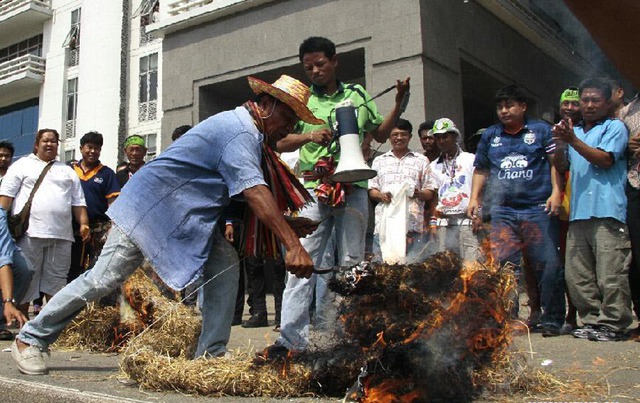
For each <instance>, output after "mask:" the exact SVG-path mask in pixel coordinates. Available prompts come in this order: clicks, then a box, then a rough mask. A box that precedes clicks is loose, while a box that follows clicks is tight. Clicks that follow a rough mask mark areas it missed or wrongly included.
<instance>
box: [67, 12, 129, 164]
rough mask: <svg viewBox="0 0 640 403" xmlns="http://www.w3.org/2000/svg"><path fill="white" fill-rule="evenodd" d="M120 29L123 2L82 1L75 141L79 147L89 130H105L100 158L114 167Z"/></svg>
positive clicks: (118, 94)
mask: <svg viewBox="0 0 640 403" xmlns="http://www.w3.org/2000/svg"><path fill="white" fill-rule="evenodd" d="M121 32H122V2H119V1H84V2H83V4H82V19H81V35H80V38H81V40H80V65H79V66H78V119H77V123H76V138H75V141H74V143H75V145H76V147H79V141H80V138H81V137H82V135H83V134H84V133H86V132H88V131H91V130H95V131H98V132H100V133H102V135H103V137H104V145H103V146H102V156H101V160H102V162H103V163H104V164H106V165H109V166H111V167H115V166H116V163H117V155H118V154H117V151H118V149H117V147H118V110H119V106H120V57H121V56H120V49H121V47H122V42H121ZM76 155H77V156H78V158H79V155H78V153H77V152H76Z"/></svg>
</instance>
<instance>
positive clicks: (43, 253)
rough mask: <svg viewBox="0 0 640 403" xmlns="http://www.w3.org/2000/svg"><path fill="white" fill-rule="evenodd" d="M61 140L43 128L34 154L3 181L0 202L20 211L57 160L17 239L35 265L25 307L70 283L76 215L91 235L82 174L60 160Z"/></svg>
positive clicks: (84, 233)
mask: <svg viewBox="0 0 640 403" xmlns="http://www.w3.org/2000/svg"><path fill="white" fill-rule="evenodd" d="M58 143H59V134H58V132H57V131H55V130H53V129H41V130H38V132H37V133H36V140H35V144H34V152H33V154H29V155H27V156H25V157H22V158H20V159H19V160H18V161H16V162H15V163H13V164H12V165H11V166H10V167H9V170H8V171H7V174H6V175H5V176H4V178H3V179H2V185H1V186H0V207H2V208H3V209H5V211H9V209H10V208H12V207H13V210H12V211H13V214H17V213H19V212H20V211H21V210H22V208H23V207H24V205H25V204H26V203H27V200H28V199H29V196H30V195H31V192H32V191H33V188H34V186H35V183H36V181H37V180H38V177H39V176H40V173H41V172H42V170H43V169H44V168H45V167H46V166H47V164H48V163H50V162H52V163H53V166H52V167H51V169H50V170H49V172H47V174H46V175H45V176H44V179H43V181H42V183H41V184H40V187H39V188H38V189H37V191H36V193H35V195H34V197H33V202H32V206H31V213H30V216H29V227H28V229H27V232H26V234H25V236H24V237H23V238H22V239H20V240H19V241H18V246H19V247H20V248H21V249H22V253H23V255H24V256H25V258H26V259H27V261H28V262H29V263H30V264H31V266H32V267H33V270H34V273H33V277H32V279H31V285H30V286H29V289H28V290H27V292H26V294H25V296H24V298H23V299H22V301H20V305H21V310H22V311H23V312H25V308H28V306H29V302H31V301H33V300H34V299H36V298H38V297H39V296H40V292H42V293H44V294H45V297H46V298H47V299H49V298H51V297H52V296H53V295H54V294H56V293H57V292H58V291H60V290H61V289H62V288H63V287H64V286H65V285H66V284H67V273H68V272H69V264H70V263H71V244H72V243H73V240H74V238H73V230H72V228H71V216H72V215H73V217H74V218H75V219H76V221H77V222H78V223H79V224H80V233H81V235H82V239H83V240H84V241H86V240H88V239H89V218H88V216H87V208H86V203H85V199H84V193H83V192H82V186H81V184H80V179H79V178H78V175H76V173H75V172H74V171H73V169H71V168H70V167H69V166H67V165H65V164H63V163H62V162H60V161H56V160H55V159H56V157H57V155H58Z"/></svg>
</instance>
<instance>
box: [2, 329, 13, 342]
mask: <svg viewBox="0 0 640 403" xmlns="http://www.w3.org/2000/svg"><path fill="white" fill-rule="evenodd" d="M0 340H3V341H11V340H13V333H11V332H10V331H9V330H7V329H0Z"/></svg>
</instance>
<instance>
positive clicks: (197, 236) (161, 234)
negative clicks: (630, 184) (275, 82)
mask: <svg viewBox="0 0 640 403" xmlns="http://www.w3.org/2000/svg"><path fill="white" fill-rule="evenodd" d="M263 138H264V137H263V135H262V133H260V132H259V131H258V129H257V128H256V126H255V124H254V123H253V120H252V118H251V116H250V115H249V113H248V112H247V110H246V109H245V108H244V107H238V108H236V109H235V110H232V111H227V112H222V113H219V114H217V115H214V116H212V117H210V118H208V119H206V120H204V121H203V122H201V123H200V124H198V125H197V126H195V127H194V128H193V129H191V130H190V131H189V132H187V133H186V134H185V135H184V136H182V137H180V138H179V139H178V140H177V141H175V142H174V143H173V144H172V145H171V146H170V147H169V148H168V149H167V150H166V151H164V152H163V153H162V154H160V156H158V157H157V158H155V159H154V160H152V161H151V162H148V163H147V164H145V165H144V166H143V167H142V168H141V169H140V170H139V171H138V172H136V174H135V175H133V176H132V177H131V179H129V182H127V185H126V186H125V187H124V188H123V189H122V193H120V196H119V197H118V198H117V199H116V201H115V202H114V203H113V204H112V205H111V207H110V208H109V210H108V211H107V214H108V215H109V217H111V218H112V219H113V221H114V222H115V224H116V225H117V226H118V227H120V228H121V229H122V230H123V231H124V233H125V234H126V235H128V236H129V238H131V240H132V241H133V242H134V243H135V244H136V245H137V246H138V247H139V248H140V250H141V251H142V253H143V254H144V256H145V257H146V258H147V259H148V260H149V261H150V263H151V264H152V266H153V267H154V269H155V270H156V272H157V273H158V275H159V276H160V278H162V280H163V281H164V282H165V283H167V285H169V286H170V287H172V288H174V289H176V290H181V289H183V288H184V287H185V286H186V285H188V284H190V283H191V282H192V281H193V280H195V279H196V277H198V276H199V275H200V273H201V271H202V266H203V265H204V263H205V262H206V261H207V259H208V257H209V250H210V248H211V236H212V233H213V231H214V228H215V224H216V221H217V220H218V219H219V218H220V215H221V213H222V210H223V209H224V207H225V206H226V205H228V204H229V198H230V197H233V196H236V195H239V194H240V193H242V191H243V190H245V189H248V188H251V187H254V186H257V185H265V181H264V178H263V174H262V169H261V167H260V161H261V158H262V142H263ZM212 258H214V259H215V257H212Z"/></svg>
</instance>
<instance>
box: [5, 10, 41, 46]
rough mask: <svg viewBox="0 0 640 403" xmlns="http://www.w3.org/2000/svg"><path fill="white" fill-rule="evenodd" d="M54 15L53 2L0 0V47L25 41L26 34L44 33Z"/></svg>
mask: <svg viewBox="0 0 640 403" xmlns="http://www.w3.org/2000/svg"><path fill="white" fill-rule="evenodd" d="M52 15H53V11H52V10H51V0H0V47H4V46H8V45H11V44H12V43H16V42H20V41H21V40H23V39H25V38H24V36H25V32H38V30H39V31H40V32H42V27H43V23H44V22H45V21H47V20H48V19H50V18H51V16H52Z"/></svg>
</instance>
